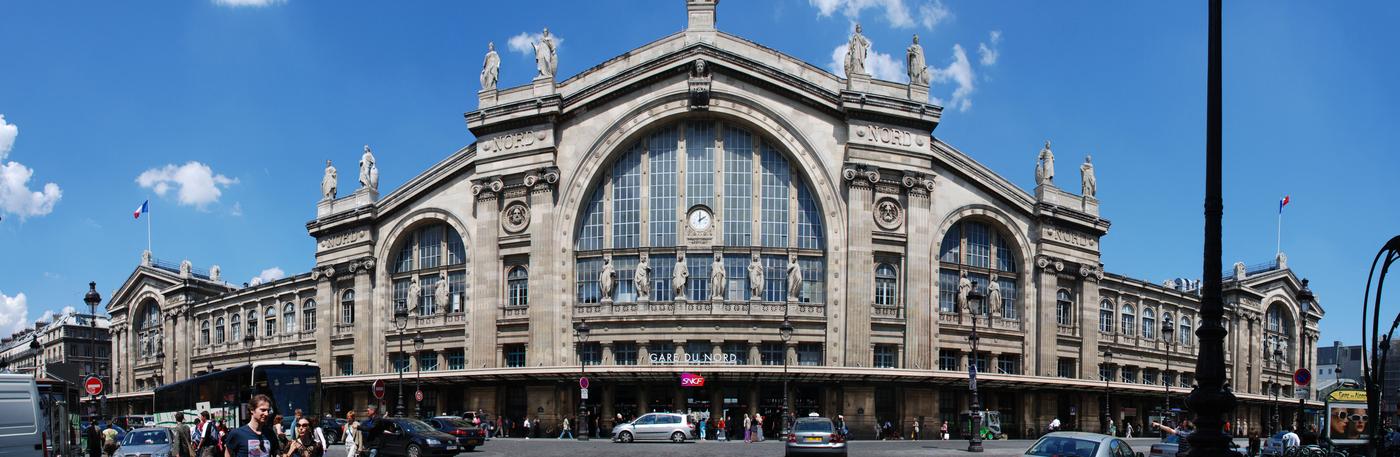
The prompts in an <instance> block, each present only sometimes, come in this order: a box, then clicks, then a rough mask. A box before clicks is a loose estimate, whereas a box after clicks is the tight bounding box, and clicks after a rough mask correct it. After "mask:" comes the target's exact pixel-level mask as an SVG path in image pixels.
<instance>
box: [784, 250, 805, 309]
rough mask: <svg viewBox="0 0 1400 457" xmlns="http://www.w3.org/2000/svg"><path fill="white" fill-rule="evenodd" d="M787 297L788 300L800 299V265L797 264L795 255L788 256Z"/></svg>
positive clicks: (795, 300)
mask: <svg viewBox="0 0 1400 457" xmlns="http://www.w3.org/2000/svg"><path fill="white" fill-rule="evenodd" d="M787 299H788V301H790V302H800V301H802V266H801V265H798V264H797V256H795V255H793V256H788V265H787Z"/></svg>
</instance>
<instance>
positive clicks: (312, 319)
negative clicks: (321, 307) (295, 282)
mask: <svg viewBox="0 0 1400 457" xmlns="http://www.w3.org/2000/svg"><path fill="white" fill-rule="evenodd" d="M315 330H316V300H306V301H305V302H303V303H302V304H301V331H303V332H310V331H315Z"/></svg>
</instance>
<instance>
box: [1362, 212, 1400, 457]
mask: <svg viewBox="0 0 1400 457" xmlns="http://www.w3.org/2000/svg"><path fill="white" fill-rule="evenodd" d="M1381 258H1385V262H1384V263H1383V264H1382V265H1381V275H1380V280H1379V281H1377V283H1376V299H1375V305H1374V307H1373V306H1372V304H1371V303H1370V302H1369V300H1370V298H1371V281H1372V280H1373V279H1376V278H1375V274H1376V263H1379V262H1380V261H1381ZM1396 260H1400V236H1396V237H1394V238H1391V239H1390V241H1387V242H1386V243H1385V246H1383V247H1381V250H1380V251H1379V252H1376V258H1375V259H1373V260H1371V270H1370V271H1368V272H1367V273H1366V293H1365V295H1362V297H1361V341H1363V342H1365V341H1366V317H1367V313H1368V312H1369V313H1370V317H1371V341H1370V342H1369V343H1365V344H1369V345H1370V349H1371V353H1370V354H1369V357H1362V358H1361V360H1362V362H1361V363H1362V373H1361V377H1362V379H1363V380H1364V381H1365V383H1364V384H1365V385H1366V408H1367V409H1366V410H1367V411H1380V405H1381V393H1382V392H1384V390H1382V388H1381V387H1382V386H1384V385H1385V384H1384V383H1385V365H1386V361H1385V359H1386V353H1388V352H1390V338H1391V335H1392V334H1394V333H1395V328H1396V327H1397V326H1400V315H1397V316H1395V323H1393V324H1391V325H1390V331H1389V332H1387V333H1386V334H1385V336H1384V337H1381V334H1380V330H1381V329H1380V319H1381V292H1382V291H1383V290H1384V289H1385V276H1386V273H1388V272H1389V271H1390V265H1391V264H1393V263H1395V261H1396ZM1372 308H1374V309H1372ZM1374 416H1378V415H1373V417H1374ZM1379 428H1380V427H1376V426H1372V427H1366V432H1367V439H1368V440H1369V441H1370V445H1369V446H1367V449H1366V453H1367V455H1371V456H1374V455H1376V452H1377V450H1378V449H1380V448H1381V447H1382V445H1383V444H1384V441H1383V439H1384V438H1383V437H1384V435H1382V434H1381V432H1378V431H1377V429H1379Z"/></svg>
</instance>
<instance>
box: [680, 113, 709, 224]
mask: <svg viewBox="0 0 1400 457" xmlns="http://www.w3.org/2000/svg"><path fill="white" fill-rule="evenodd" d="M685 171H686V173H685V198H686V207H687V208H688V207H690V206H695V205H705V206H708V207H710V208H711V209H713V208H714V207H715V203H714V198H715V124H714V123H713V122H704V121H701V122H691V123H689V124H686V132H685Z"/></svg>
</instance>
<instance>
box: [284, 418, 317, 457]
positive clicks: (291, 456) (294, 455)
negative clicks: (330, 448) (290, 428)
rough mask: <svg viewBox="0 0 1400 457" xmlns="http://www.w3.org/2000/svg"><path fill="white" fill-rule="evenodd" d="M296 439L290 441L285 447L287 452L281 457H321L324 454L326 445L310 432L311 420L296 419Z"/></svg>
mask: <svg viewBox="0 0 1400 457" xmlns="http://www.w3.org/2000/svg"><path fill="white" fill-rule="evenodd" d="M294 427H296V433H297V435H296V436H297V438H296V439H295V440H292V442H291V443H290V444H288V446H287V452H286V453H285V454H282V455H283V457H321V455H322V454H324V453H325V452H326V443H325V442H324V441H321V440H320V438H319V437H318V435H317V434H316V433H315V432H312V431H311V430H312V429H311V427H312V423H311V419H310V418H308V417H305V416H303V417H302V418H300V419H297V422H296V425H294Z"/></svg>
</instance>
